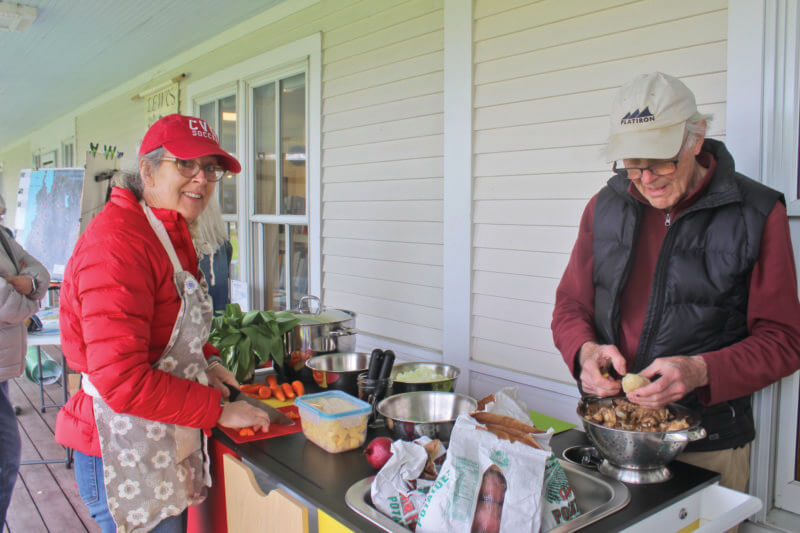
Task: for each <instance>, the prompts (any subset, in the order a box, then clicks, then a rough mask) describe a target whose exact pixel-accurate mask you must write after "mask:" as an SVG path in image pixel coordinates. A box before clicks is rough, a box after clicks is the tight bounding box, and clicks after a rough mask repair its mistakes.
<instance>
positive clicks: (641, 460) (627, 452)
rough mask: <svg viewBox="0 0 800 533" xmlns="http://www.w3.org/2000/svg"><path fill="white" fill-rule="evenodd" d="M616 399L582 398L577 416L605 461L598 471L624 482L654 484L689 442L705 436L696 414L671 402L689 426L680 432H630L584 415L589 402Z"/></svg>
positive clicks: (601, 403) (605, 402)
mask: <svg viewBox="0 0 800 533" xmlns="http://www.w3.org/2000/svg"><path fill="white" fill-rule="evenodd" d="M615 399H618V398H597V397H592V396H589V397H585V398H582V399H581V400H580V401H579V402H578V415H579V416H580V417H581V420H582V421H583V427H584V429H585V430H586V435H587V437H588V438H589V440H590V441H592V443H594V445H595V446H597V449H598V450H599V451H600V453H601V454H602V456H603V458H604V459H605V461H604V462H603V463H602V464H601V465H600V466H599V467H598V470H599V471H600V472H601V473H604V474H607V475H610V476H612V477H615V478H617V479H619V480H620V481H625V482H627V483H657V482H660V481H666V480H667V479H670V478H671V477H672V474H671V473H670V472H669V469H667V468H666V465H667V464H668V463H670V462H672V461H673V460H674V459H675V457H677V456H678V454H680V453H681V452H682V451H683V449H684V448H685V447H686V445H687V444H688V443H689V442H690V441H695V440H699V439H702V438H705V436H706V431H705V429H703V428H702V427H701V426H700V419H699V417H698V416H697V415H696V414H695V413H693V412H692V411H690V410H689V409H687V408H685V407H683V406H682V405H678V404H676V403H671V404H669V405H668V407H669V409H670V411H671V412H672V413H673V414H674V415H675V416H676V417H677V418H682V417H687V422H688V423H689V428H688V429H684V430H680V431H670V432H667V431H657V432H646V431H629V430H624V429H615V428H609V427H606V426H603V425H601V424H597V423H595V422H591V421H589V420H586V419H585V418H584V415H585V414H586V412H587V409H588V407H589V406H590V405H592V406H593V405H599V406H601V407H602V406H610V405H612V403H613V401H614V400H615Z"/></svg>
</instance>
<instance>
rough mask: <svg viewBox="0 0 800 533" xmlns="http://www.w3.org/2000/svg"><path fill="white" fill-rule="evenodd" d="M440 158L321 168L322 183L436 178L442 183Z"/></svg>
mask: <svg viewBox="0 0 800 533" xmlns="http://www.w3.org/2000/svg"><path fill="white" fill-rule="evenodd" d="M442 164H443V162H442V156H441V155H439V156H436V157H423V158H420V159H401V160H398V161H379V162H377V163H355V164H352V165H341V166H338V167H328V168H326V167H323V169H322V172H323V174H322V182H323V183H329V182H336V183H345V182H351V183H355V182H363V181H370V180H413V179H419V178H437V179H438V180H439V183H441V181H442Z"/></svg>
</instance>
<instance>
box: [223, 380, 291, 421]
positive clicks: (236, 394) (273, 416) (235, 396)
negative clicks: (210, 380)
mask: <svg viewBox="0 0 800 533" xmlns="http://www.w3.org/2000/svg"><path fill="white" fill-rule="evenodd" d="M225 386H226V387H228V390H229V391H230V393H231V395H230V397H229V398H228V400H229V401H231V402H233V401H237V400H242V401H243V402H247V403H249V404H250V405H252V406H253V407H256V408H258V409H261V410H262V411H264V412H265V413H267V415H269V423H270V424H278V425H279V426H293V425H294V420H292V419H291V418H289V417H288V416H286V414H285V413H282V412H280V411H278V410H277V409H275V408H274V407H272V406H271V405H267V404H265V403H264V402H262V401H261V400H257V399H255V398H251V397H250V396H248V395H247V394H241V391H239V389H237V388H235V387H232V386H230V385H228V384H227V383H226V384H225Z"/></svg>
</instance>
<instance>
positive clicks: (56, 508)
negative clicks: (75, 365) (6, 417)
mask: <svg viewBox="0 0 800 533" xmlns="http://www.w3.org/2000/svg"><path fill="white" fill-rule="evenodd" d="M62 379H63V378H62ZM8 388H9V392H10V395H11V401H12V402H13V404H14V405H17V406H19V407H22V413H21V414H20V415H19V416H18V417H17V421H18V423H19V429H20V434H21V437H22V461H31V460H40V459H59V460H63V459H64V457H65V453H66V452H65V450H64V448H62V447H61V446H59V445H58V444H57V443H56V441H55V439H54V436H53V435H54V430H55V425H56V414H57V413H58V408H57V407H48V408H47V411H46V412H45V413H42V411H41V409H40V405H41V400H40V399H39V386H38V385H36V384H34V383H31V382H30V381H29V380H28V379H26V378H25V377H24V376H22V377H19V378H17V379H14V380H11V381H10V382H9V387H8ZM44 389H45V396H44V399H45V403H61V401H62V400H61V384H60V383H54V384H52V385H45V388H44ZM0 526H2V527H0V531H1V532H2V533H40V532H50V533H61V532H64V533H82V532H93V533H94V532H99V531H100V528H99V527H98V526H97V524H96V523H95V522H94V520H92V519H91V517H90V516H89V512H88V510H87V508H86V506H85V505H84V503H83V501H82V500H81V498H80V495H79V494H78V487H77V485H76V484H75V472H74V470H72V468H69V469H67V467H66V465H65V464H64V463H63V462H61V463H53V464H47V465H22V466H21V467H20V471H19V477H18V478H17V484H16V486H15V487H14V493H13V494H12V496H11V506H10V507H9V509H8V513H6V524H5V526H3V525H2V524H0Z"/></svg>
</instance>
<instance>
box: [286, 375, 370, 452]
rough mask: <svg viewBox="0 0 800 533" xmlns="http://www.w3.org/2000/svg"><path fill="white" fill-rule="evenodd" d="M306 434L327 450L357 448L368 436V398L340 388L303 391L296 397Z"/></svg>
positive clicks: (337, 450) (335, 450)
mask: <svg viewBox="0 0 800 533" xmlns="http://www.w3.org/2000/svg"><path fill="white" fill-rule="evenodd" d="M294 404H295V405H296V406H297V411H298V413H299V414H300V419H301V420H302V425H303V433H304V434H305V436H306V438H307V439H308V440H310V441H311V442H313V443H314V444H316V445H317V446H319V447H320V448H322V449H323V450H325V451H327V452H330V453H339V452H345V451H347V450H352V449H354V448H358V447H359V446H361V445H363V444H364V441H365V440H366V438H367V419H368V418H369V415H370V412H371V410H372V408H371V407H370V405H369V404H368V403H367V402H364V401H361V400H359V399H358V398H355V397H353V396H350V395H349V394H347V393H345V392H342V391H339V390H333V391H327V392H320V393H318V394H306V395H304V396H301V397H299V398H297V400H295V402H294Z"/></svg>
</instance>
